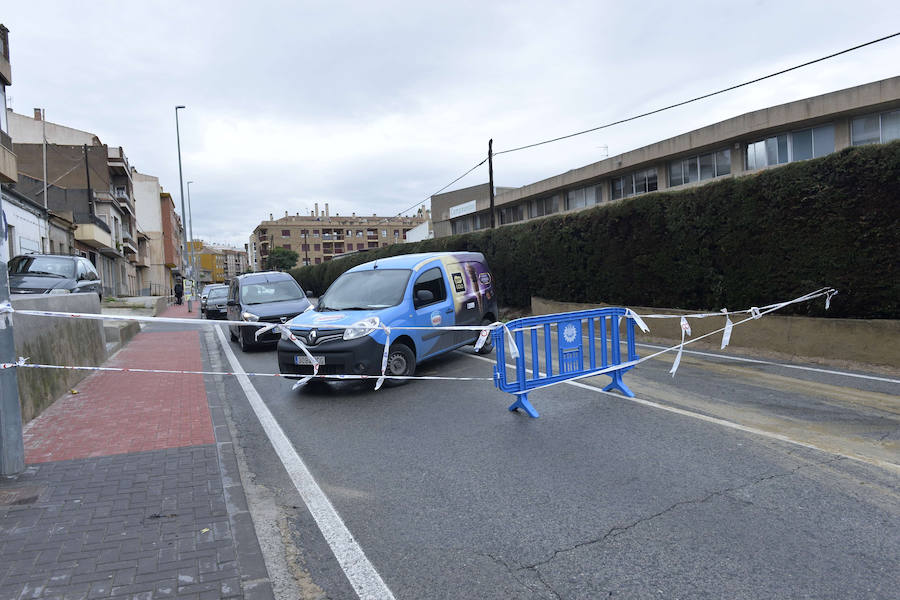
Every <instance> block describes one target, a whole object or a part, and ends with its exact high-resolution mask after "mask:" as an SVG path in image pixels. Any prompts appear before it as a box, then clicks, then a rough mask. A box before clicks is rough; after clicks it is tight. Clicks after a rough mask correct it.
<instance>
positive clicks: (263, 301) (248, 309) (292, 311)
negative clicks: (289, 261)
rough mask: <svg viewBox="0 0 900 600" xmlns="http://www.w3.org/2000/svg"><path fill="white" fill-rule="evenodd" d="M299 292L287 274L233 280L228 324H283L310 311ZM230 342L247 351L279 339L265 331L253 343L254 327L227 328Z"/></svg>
mask: <svg viewBox="0 0 900 600" xmlns="http://www.w3.org/2000/svg"><path fill="white" fill-rule="evenodd" d="M310 306H311V305H310V303H309V300H307V298H306V294H305V293H304V292H303V289H302V288H301V287H300V286H299V285H298V284H297V282H296V281H295V280H294V278H293V277H291V276H290V275H288V274H287V273H280V272H277V271H269V272H265V273H248V274H246V275H240V276H238V277H235V278H234V279H233V280H232V281H231V287H229V288H228V302H227V308H228V320H229V321H249V322H253V323H256V322H259V323H261V324H266V323H285V322H287V321H290V320H291V319H293V318H294V317H296V316H297V315H299V314H300V313H302V312H303V311H305V310H306V309H308V308H309V307H310ZM207 310H209V306H208V305H207ZM228 329H229V332H230V333H231V340H232V341H237V342H239V343H240V345H241V350H247V349H248V348H250V347H252V346H256V345H258V344H274V343H277V342H278V340H279V339H280V338H281V333H280V332H279V331H277V330H274V331H268V332H266V333H264V334H263V335H261V336H260V338H259V339H258V340H257V339H256V338H255V337H254V334H255V333H256V330H257V329H258V328H257V327H241V326H238V325H229V326H228Z"/></svg>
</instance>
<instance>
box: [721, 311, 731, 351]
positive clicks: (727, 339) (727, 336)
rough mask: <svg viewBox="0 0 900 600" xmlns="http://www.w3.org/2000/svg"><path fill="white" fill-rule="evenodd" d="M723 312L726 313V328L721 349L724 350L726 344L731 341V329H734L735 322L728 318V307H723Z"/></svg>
mask: <svg viewBox="0 0 900 600" xmlns="http://www.w3.org/2000/svg"><path fill="white" fill-rule="evenodd" d="M722 312H723V313H725V330H724V331H723V332H722V347H721V348H720V350H724V349H725V346H727V345H728V344H729V343H730V342H731V330H732V329H734V323H732V322H731V319H729V318H728V309H727V308H723V309H722Z"/></svg>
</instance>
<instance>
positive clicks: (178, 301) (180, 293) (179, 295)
mask: <svg viewBox="0 0 900 600" xmlns="http://www.w3.org/2000/svg"><path fill="white" fill-rule="evenodd" d="M183 295H184V286H183V285H181V281H178V282H177V283H176V284H175V304H181V298H182V296H183Z"/></svg>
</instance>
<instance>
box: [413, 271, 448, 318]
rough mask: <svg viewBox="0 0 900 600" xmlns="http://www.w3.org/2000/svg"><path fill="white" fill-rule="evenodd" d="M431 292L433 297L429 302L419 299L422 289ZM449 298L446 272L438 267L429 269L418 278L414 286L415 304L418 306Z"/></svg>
mask: <svg viewBox="0 0 900 600" xmlns="http://www.w3.org/2000/svg"><path fill="white" fill-rule="evenodd" d="M423 290H424V291H428V292H431V295H432V296H433V298H432V299H431V300H430V301H428V302H423V301H420V300H419V298H418V297H419V292H420V291H423ZM446 299H447V289H446V288H445V287H444V274H443V273H442V272H441V270H440V269H439V268H437V267H435V268H433V269H428V270H427V271H425V272H424V273H422V275H421V276H420V277H419V279H417V280H416V283H415V285H414V286H413V304H414V305H415V307H416V308H419V307H421V306H427V305H429V304H434V303H435V302H441V301H442V300H446Z"/></svg>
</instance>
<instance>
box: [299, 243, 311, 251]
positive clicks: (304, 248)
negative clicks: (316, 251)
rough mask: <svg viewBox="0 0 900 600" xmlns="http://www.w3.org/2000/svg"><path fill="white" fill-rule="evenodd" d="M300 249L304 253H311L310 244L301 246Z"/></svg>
mask: <svg viewBox="0 0 900 600" xmlns="http://www.w3.org/2000/svg"><path fill="white" fill-rule="evenodd" d="M300 249H301V250H302V251H304V252H309V244H301V245H300Z"/></svg>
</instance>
